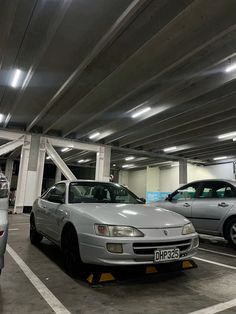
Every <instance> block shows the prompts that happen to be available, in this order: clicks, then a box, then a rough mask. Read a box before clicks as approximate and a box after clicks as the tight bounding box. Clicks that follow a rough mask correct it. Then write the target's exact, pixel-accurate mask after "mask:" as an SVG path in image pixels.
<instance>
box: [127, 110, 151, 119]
mask: <svg viewBox="0 0 236 314" xmlns="http://www.w3.org/2000/svg"><path fill="white" fill-rule="evenodd" d="M150 110H151V107H146V108H143V109H141V110H139V111H137V112H135V113H134V114H133V115H132V118H133V119H135V118H138V117H140V116H141V115H142V114H144V113H146V112H148V111H150Z"/></svg>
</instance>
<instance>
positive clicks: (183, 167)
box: [179, 159, 188, 186]
mask: <svg viewBox="0 0 236 314" xmlns="http://www.w3.org/2000/svg"><path fill="white" fill-rule="evenodd" d="M187 181H188V164H187V160H185V159H181V160H180V161H179V185H180V186H182V185H184V184H186V183H187Z"/></svg>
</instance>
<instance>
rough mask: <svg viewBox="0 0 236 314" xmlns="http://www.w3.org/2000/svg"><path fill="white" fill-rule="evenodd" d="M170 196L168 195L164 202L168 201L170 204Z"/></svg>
mask: <svg viewBox="0 0 236 314" xmlns="http://www.w3.org/2000/svg"><path fill="white" fill-rule="evenodd" d="M171 199H172V198H171V194H168V196H167V197H166V198H165V201H169V202H171Z"/></svg>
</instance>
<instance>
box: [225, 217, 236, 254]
mask: <svg viewBox="0 0 236 314" xmlns="http://www.w3.org/2000/svg"><path fill="white" fill-rule="evenodd" d="M225 238H226V239H227V240H228V241H229V244H230V245H231V246H232V247H233V248H235V249H236V218H232V219H231V220H230V221H229V222H228V224H227V225H226V228H225Z"/></svg>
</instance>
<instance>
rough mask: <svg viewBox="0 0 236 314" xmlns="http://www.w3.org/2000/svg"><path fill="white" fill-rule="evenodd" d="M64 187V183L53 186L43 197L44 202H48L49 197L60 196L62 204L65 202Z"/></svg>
mask: <svg viewBox="0 0 236 314" xmlns="http://www.w3.org/2000/svg"><path fill="white" fill-rule="evenodd" d="M65 195H66V185H65V183H58V184H56V185H54V186H53V187H52V188H51V189H50V190H49V191H48V192H47V193H46V194H44V195H43V197H42V198H43V199H44V200H48V201H50V197H51V196H60V197H61V200H62V202H63V203H64V202H65Z"/></svg>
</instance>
